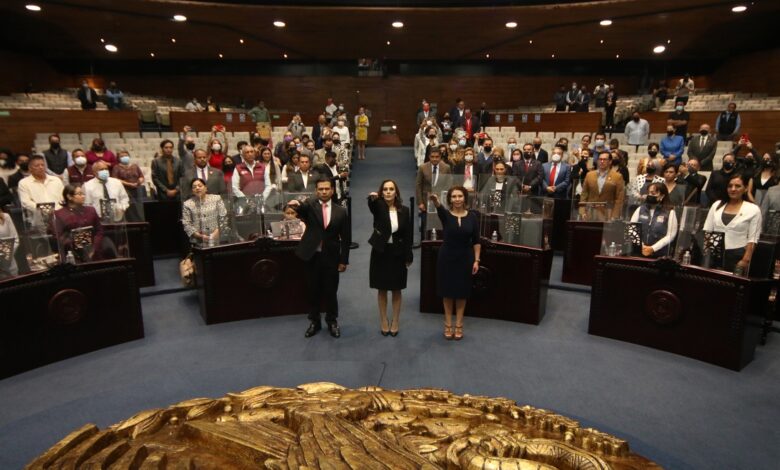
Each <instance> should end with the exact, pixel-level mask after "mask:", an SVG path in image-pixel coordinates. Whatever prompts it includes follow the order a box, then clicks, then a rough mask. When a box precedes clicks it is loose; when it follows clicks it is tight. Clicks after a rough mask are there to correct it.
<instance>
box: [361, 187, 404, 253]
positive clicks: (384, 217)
mask: <svg viewBox="0 0 780 470" xmlns="http://www.w3.org/2000/svg"><path fill="white" fill-rule="evenodd" d="M368 209H369V210H370V211H371V213H372V214H374V233H378V240H376V241H375V242H374V243H372V244H371V245H372V246H373V248H374V249H375V250H377V251H380V252H384V251H386V250H391V252H392V253H393V254H395V255H399V256H400V255H403V257H404V260H405V261H406V262H407V263H411V262H412V259H413V258H414V256H413V255H412V225H411V223H410V222H409V208H408V207H406V206H401V208H400V209H398V231H397V232H395V233H391V232H390V230H391V228H390V210H389V208H388V207H387V204H386V203H385V201H383V200H382V198H379V197H377V198H372V197H370V196H369V198H368ZM391 235H392V237H393V242H392V243H390V244H388V243H387V242H388V241H389V240H390V236H391Z"/></svg>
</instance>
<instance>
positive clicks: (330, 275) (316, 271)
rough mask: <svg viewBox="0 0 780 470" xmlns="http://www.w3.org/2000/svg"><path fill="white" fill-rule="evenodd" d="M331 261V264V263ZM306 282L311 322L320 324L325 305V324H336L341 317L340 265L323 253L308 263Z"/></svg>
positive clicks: (316, 254) (317, 254)
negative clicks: (322, 307) (338, 295)
mask: <svg viewBox="0 0 780 470" xmlns="http://www.w3.org/2000/svg"><path fill="white" fill-rule="evenodd" d="M329 261H330V262H329ZM306 265H307V266H306V278H307V279H306V280H307V285H308V289H309V291H308V292H309V305H310V308H311V310H310V312H309V320H311V321H312V322H314V323H320V306H321V305H322V304H323V302H324V304H325V323H327V324H328V325H330V324H331V323H335V322H336V319H337V318H338V316H339V301H338V297H337V294H338V289H339V271H338V265H337V264H334V263H333V262H332V260H328V259H327V257H325V256H323V255H322V253H321V252H318V253H314V256H313V257H312V258H311V259H310V260H309V261H307V262H306Z"/></svg>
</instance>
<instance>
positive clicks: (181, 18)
mask: <svg viewBox="0 0 780 470" xmlns="http://www.w3.org/2000/svg"><path fill="white" fill-rule="evenodd" d="M173 21H182V22H183V21H187V17H186V16H184V15H173Z"/></svg>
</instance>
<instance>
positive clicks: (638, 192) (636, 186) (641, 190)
mask: <svg viewBox="0 0 780 470" xmlns="http://www.w3.org/2000/svg"><path fill="white" fill-rule="evenodd" d="M654 146H655V148H654ZM649 147H650V149H651V150H649V151H648V154H650V158H649V159H648V160H647V163H646V164H645V165H644V166H643V167H642V168H641V170H640V171H638V172H637V175H636V177H635V178H634V181H633V182H632V183H631V187H630V190H629V195H630V196H631V197H633V198H634V199H637V200H640V201H641V200H644V198H645V196H646V195H647V188H648V187H649V186H650V184H651V183H661V184H663V183H664V177H663V175H662V171H661V168H663V166H664V160H663V159H662V158H656V155H657V154H658V149H657V147H658V146H657V144H650V146H649Z"/></svg>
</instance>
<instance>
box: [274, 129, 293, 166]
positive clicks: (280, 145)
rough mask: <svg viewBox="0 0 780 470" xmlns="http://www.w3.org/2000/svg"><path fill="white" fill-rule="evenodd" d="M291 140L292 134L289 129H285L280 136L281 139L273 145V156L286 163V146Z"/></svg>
mask: <svg viewBox="0 0 780 470" xmlns="http://www.w3.org/2000/svg"><path fill="white" fill-rule="evenodd" d="M292 141H293V135H292V132H290V131H285V133H284V136H282V140H281V141H279V142H277V143H276V146H275V147H274V157H276V158H278V159H279V160H281V161H282V162H283V163H287V160H289V158H288V155H287V148H288V146H289V145H290V142H292Z"/></svg>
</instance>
